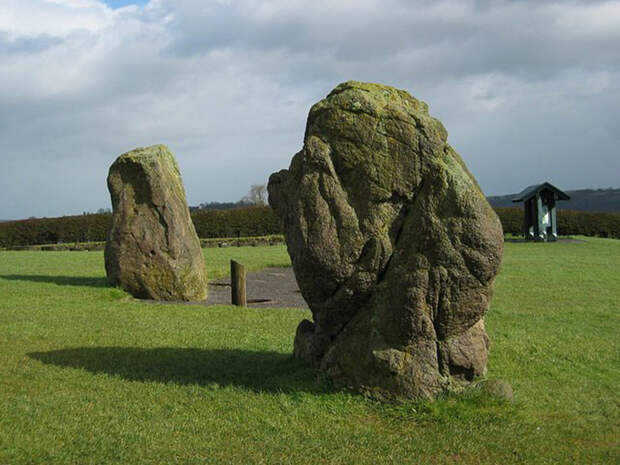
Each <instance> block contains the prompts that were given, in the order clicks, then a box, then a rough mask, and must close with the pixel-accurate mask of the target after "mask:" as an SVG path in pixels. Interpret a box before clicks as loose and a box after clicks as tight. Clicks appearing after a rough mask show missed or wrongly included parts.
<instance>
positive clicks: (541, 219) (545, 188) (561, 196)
mask: <svg viewBox="0 0 620 465" xmlns="http://www.w3.org/2000/svg"><path fill="white" fill-rule="evenodd" d="M569 199H570V196H569V195H568V194H566V192H563V191H561V190H560V189H558V188H557V187H555V186H553V185H551V184H549V183H548V182H544V183H542V184H536V185H534V186H529V187H526V188H525V189H524V190H523V192H521V193H520V194H519V195H518V196H517V197H515V198H514V199H512V201H513V202H523V211H524V218H523V234H524V236H525V239H526V240H533V241H538V242H547V241H556V240H557V239H558V227H557V220H556V202H557V201H558V200H569Z"/></svg>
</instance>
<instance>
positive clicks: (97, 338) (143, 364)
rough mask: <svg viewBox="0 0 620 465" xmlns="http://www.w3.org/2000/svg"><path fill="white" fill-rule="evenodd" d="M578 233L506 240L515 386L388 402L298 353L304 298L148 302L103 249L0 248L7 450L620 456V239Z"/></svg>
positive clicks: (1, 382)
mask: <svg viewBox="0 0 620 465" xmlns="http://www.w3.org/2000/svg"><path fill="white" fill-rule="evenodd" d="M584 240H585V241H586V242H585V243H556V244H512V243H507V244H506V252H505V258H504V263H503V270H502V272H501V274H500V275H499V277H498V279H497V284H496V292H495V298H494V301H493V306H492V309H491V311H490V312H489V314H488V318H487V328H488V331H489V334H490V336H491V339H492V344H493V345H492V349H491V356H490V361H489V377H490V378H503V379H506V380H508V381H510V382H511V383H512V385H513V387H514V390H515V397H516V399H515V402H514V403H508V402H505V401H502V400H499V399H495V398H492V397H490V396H488V395H486V394H482V393H480V392H478V391H475V390H472V391H471V392H469V393H467V394H466V395H464V396H462V397H446V398H442V399H440V400H438V401H436V402H434V403H415V402H410V403H406V404H402V405H382V404H379V403H376V402H373V401H371V400H369V399H366V398H364V397H362V396H359V395H355V394H351V393H347V392H342V391H338V390H335V389H334V388H332V387H331V386H330V385H329V383H328V382H326V381H324V380H322V379H321V378H320V377H318V376H317V375H316V374H315V373H314V372H313V371H312V370H311V369H309V368H307V367H306V366H304V365H303V364H302V363H299V362H297V361H295V360H293V359H292V357H291V356H290V354H291V348H292V340H293V336H294V333H295V328H296V326H297V324H298V322H299V321H300V320H301V319H302V318H304V317H308V312H306V311H302V310H296V309H237V308H233V307H212V308H204V307H199V306H189V305H149V304H145V303H141V302H137V301H134V300H132V299H130V298H128V297H127V295H126V294H125V293H123V292H121V291H119V290H117V289H112V288H109V287H107V286H106V284H105V273H104V269H103V257H102V253H101V252H0V464H7V465H8V464H10V465H17V464H177V463H178V464H211V463H222V464H227V463H236V464H272V463H273V464H275V463H281V464H304V465H308V464H392V463H395V464H401V463H402V464H418V463H419V464H427V463H429V464H434V463H447V464H453V463H459V464H461V463H471V464H477V463H493V464H494V463H502V464H510V463H527V464H534V463H536V464H538V463H541V464H543V463H544V464H558V463H575V464H588V463H592V464H600V463H619V462H620V415H619V402H620V398H619V394H618V392H619V388H620V321H619V320H620V318H619V314H620V312H619V310H620V266H619V265H620V241H617V240H616V241H614V240H605V239H591V238H588V239H584ZM205 255H206V256H207V263H208V265H207V266H208V267H209V269H210V271H211V276H221V275H222V274H224V273H226V270H227V269H228V261H229V259H230V258H236V259H238V260H239V261H241V262H243V263H246V264H247V265H248V266H249V267H250V268H258V267H261V266H266V265H278V266H282V265H285V264H287V263H288V256H287V255H286V251H285V249H284V247H281V246H274V247H241V248H229V249H206V250H205Z"/></svg>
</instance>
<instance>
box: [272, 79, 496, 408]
mask: <svg viewBox="0 0 620 465" xmlns="http://www.w3.org/2000/svg"><path fill="white" fill-rule="evenodd" d="M447 137H448V134H447V131H446V129H445V128H444V126H443V124H442V123H441V122H440V121H439V120H437V119H435V118H433V117H432V116H430V115H429V112H428V106H427V105H426V104H425V103H424V102H421V101H419V100H417V99H415V98H414V97H412V96H411V95H410V94H409V93H408V92H406V91H403V90H399V89H395V88H393V87H388V86H383V85H379V84H370V83H360V82H355V81H349V82H345V83H343V84H340V85H339V86H337V87H336V88H335V89H334V90H333V91H332V92H331V93H330V94H329V95H328V96H327V97H326V98H325V99H324V100H321V101H320V102H318V103H317V104H315V105H314V106H313V107H312V108H311V110H310V113H309V116H308V121H307V125H306V134H305V137H304V146H303V149H302V150H301V151H300V152H299V153H297V154H296V155H295V156H294V157H293V160H292V162H291V165H290V168H289V169H288V170H282V171H280V172H278V173H274V174H273V175H272V176H271V178H270V180H269V202H270V204H271V205H272V207H273V208H274V210H275V211H276V213H277V214H278V215H279V216H280V218H281V219H282V220H283V224H284V230H285V236H286V241H287V246H288V250H289V253H290V255H291V259H292V262H293V266H294V269H295V275H296V277H297V280H298V283H299V285H300V289H301V291H302V293H303V295H304V298H305V299H306V301H307V302H308V304H309V306H310V308H311V310H312V314H313V320H314V321H313V322H310V321H305V322H303V323H302V324H301V325H300V326H299V328H298V330H297V335H296V337H295V354H296V356H297V357H299V358H302V359H305V360H308V361H309V362H311V363H313V364H314V365H316V366H318V367H320V368H321V369H322V370H323V371H325V372H326V373H327V374H328V375H330V376H331V377H332V379H334V380H335V381H337V382H339V383H341V384H343V385H346V386H349V387H352V388H353V389H356V390H358V391H360V392H365V393H367V394H370V395H373V396H375V397H378V398H382V399H388V398H391V399H393V398H399V397H406V398H433V397H434V396H435V395H436V394H437V393H438V392H440V391H441V390H442V389H444V388H445V387H447V386H450V385H453V384H454V382H461V381H465V382H467V381H470V380H471V379H473V378H474V377H476V376H478V375H481V374H482V373H483V372H484V369H485V367H486V357H487V350H488V338H487V335H486V332H485V331H484V324H483V317H484V314H485V312H486V311H487V309H488V306H489V301H490V298H491V292H492V284H493V279H494V277H495V275H496V273H497V271H498V269H499V265H500V261H501V256H502V248H503V234H502V229H501V224H500V222H499V220H498V218H497V216H496V215H495V213H494V212H493V210H492V209H491V207H490V205H489V204H488V202H487V201H486V199H485V197H484V195H483V194H482V192H481V191H480V188H479V187H478V184H477V183H476V181H475V179H474V178H473V176H472V175H471V173H470V172H469V171H468V170H467V168H466V166H465V163H464V162H463V160H462V159H461V157H460V156H459V155H458V154H457V153H456V152H455V151H454V150H453V149H452V147H450V145H449V144H448V143H447Z"/></svg>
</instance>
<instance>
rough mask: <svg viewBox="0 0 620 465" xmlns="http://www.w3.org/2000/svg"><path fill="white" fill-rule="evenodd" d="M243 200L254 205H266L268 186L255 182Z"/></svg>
mask: <svg viewBox="0 0 620 465" xmlns="http://www.w3.org/2000/svg"><path fill="white" fill-rule="evenodd" d="M241 200H242V201H243V202H246V203H249V204H252V205H266V204H267V186H265V185H264V184H253V185H252V187H250V192H248V194H247V195H246V196H245V197H243V199H241Z"/></svg>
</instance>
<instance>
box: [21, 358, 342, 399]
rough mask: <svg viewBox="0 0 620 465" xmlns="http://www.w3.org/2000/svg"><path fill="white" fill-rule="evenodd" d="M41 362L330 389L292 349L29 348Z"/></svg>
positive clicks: (260, 386)
mask: <svg viewBox="0 0 620 465" xmlns="http://www.w3.org/2000/svg"><path fill="white" fill-rule="evenodd" d="M27 355H28V356H29V357H31V358H34V359H36V360H39V361H41V362H43V363H47V364H52V365H58V366H62V367H71V368H78V369H84V370H88V371H90V372H93V373H106V374H108V375H114V376H120V377H121V378H123V379H127V380H129V381H156V382H161V383H176V384H198V385H209V384H214V383H215V384H219V385H231V386H238V387H241V388H245V389H249V390H252V391H256V392H265V391H266V392H299V391H303V392H309V393H326V392H333V388H331V386H330V385H329V384H328V383H327V382H325V381H322V380H320V379H318V378H317V374H316V372H315V371H314V370H312V369H311V368H310V367H308V366H307V365H305V364H304V363H303V362H300V361H298V360H295V359H294V358H293V356H292V355H290V354H281V353H278V352H253V351H249V350H240V349H212V350H207V349H191V348H164V347H162V348H153V349H141V348H136V347H78V348H73V349H63V350H53V351H50V352H32V353H29V354H27Z"/></svg>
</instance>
